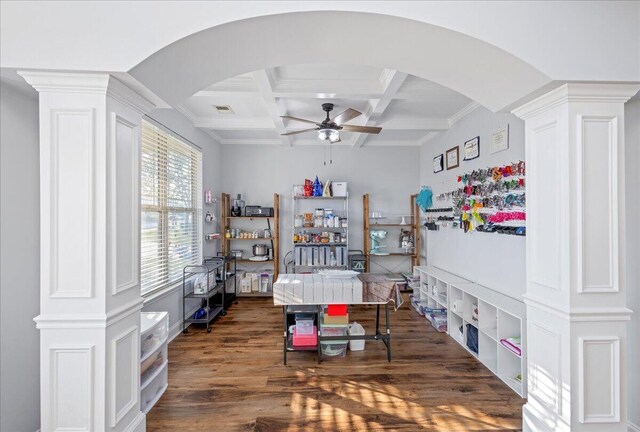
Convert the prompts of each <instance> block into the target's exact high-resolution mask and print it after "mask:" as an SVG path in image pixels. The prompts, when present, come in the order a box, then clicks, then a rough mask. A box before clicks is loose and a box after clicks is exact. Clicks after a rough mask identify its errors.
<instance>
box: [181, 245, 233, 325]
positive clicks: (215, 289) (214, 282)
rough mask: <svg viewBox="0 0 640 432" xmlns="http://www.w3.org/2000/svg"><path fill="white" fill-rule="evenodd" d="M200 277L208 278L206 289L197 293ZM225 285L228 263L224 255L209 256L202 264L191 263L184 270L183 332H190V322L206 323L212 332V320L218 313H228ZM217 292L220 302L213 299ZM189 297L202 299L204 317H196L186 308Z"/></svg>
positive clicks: (201, 305)
mask: <svg viewBox="0 0 640 432" xmlns="http://www.w3.org/2000/svg"><path fill="white" fill-rule="evenodd" d="M200 278H205V279H206V281H205V283H206V290H205V291H204V292H202V293H196V292H194V286H195V284H196V281H197V280H199V279H200ZM200 283H201V282H200ZM225 285H226V265H225V259H224V258H222V257H213V258H208V259H206V260H205V261H203V263H202V265H189V266H186V267H185V268H184V269H183V270H182V326H183V330H182V331H183V332H185V333H187V332H188V327H189V324H205V325H206V327H207V333H210V332H211V322H212V321H213V320H214V319H215V318H216V317H217V316H218V315H226V314H227V312H226V310H225ZM216 294H220V299H221V301H220V303H217V302H215V301H214V300H212V299H213V298H214V296H216ZM216 298H217V297H216ZM187 299H196V300H200V307H201V308H205V310H206V313H205V315H204V317H202V318H194V317H193V316H194V313H193V312H191V311H187V310H186V309H187Z"/></svg>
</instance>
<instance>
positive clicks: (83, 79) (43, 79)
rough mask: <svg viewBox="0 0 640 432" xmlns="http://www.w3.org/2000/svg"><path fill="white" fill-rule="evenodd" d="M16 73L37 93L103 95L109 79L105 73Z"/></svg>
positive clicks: (22, 71)
mask: <svg viewBox="0 0 640 432" xmlns="http://www.w3.org/2000/svg"><path fill="white" fill-rule="evenodd" d="M17 73H18V75H20V76H21V77H22V78H24V80H25V81H26V82H27V83H29V85H31V86H32V87H33V88H34V89H36V90H37V91H38V92H39V93H45V92H61V93H91V94H105V93H106V91H107V87H108V86H109V79H110V77H111V76H110V75H109V74H106V73H78V72H44V71H32V70H21V71H18V72H17Z"/></svg>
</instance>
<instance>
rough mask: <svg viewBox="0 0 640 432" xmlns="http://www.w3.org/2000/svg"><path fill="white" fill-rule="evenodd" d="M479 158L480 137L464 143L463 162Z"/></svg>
mask: <svg viewBox="0 0 640 432" xmlns="http://www.w3.org/2000/svg"><path fill="white" fill-rule="evenodd" d="M478 156H480V137H479V136H477V137H475V138H471V139H470V140H469V141H466V142H465V143H464V160H466V161H468V160H471V159H475V158H477V157H478Z"/></svg>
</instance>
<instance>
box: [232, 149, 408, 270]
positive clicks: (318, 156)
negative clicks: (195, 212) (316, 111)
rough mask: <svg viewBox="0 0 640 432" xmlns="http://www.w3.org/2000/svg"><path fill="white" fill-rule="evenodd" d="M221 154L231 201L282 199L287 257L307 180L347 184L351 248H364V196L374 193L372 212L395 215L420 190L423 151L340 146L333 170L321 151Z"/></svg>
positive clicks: (399, 265) (393, 263)
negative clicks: (298, 195) (296, 190)
mask: <svg viewBox="0 0 640 432" xmlns="http://www.w3.org/2000/svg"><path fill="white" fill-rule="evenodd" d="M222 154H223V160H224V163H223V168H222V172H223V181H222V184H223V186H224V190H225V192H228V193H231V194H232V196H235V194H237V193H242V195H243V198H244V200H245V201H246V203H247V204H255V205H264V206H272V202H273V194H274V193H279V194H280V197H281V203H280V215H281V221H280V232H281V248H280V255H281V257H282V258H284V256H285V254H286V253H287V252H288V251H290V250H291V235H292V231H291V230H292V220H291V216H292V208H291V201H292V200H291V193H292V187H293V185H294V184H302V183H303V182H304V179H305V178H309V179H312V180H313V179H314V178H315V176H316V175H318V178H319V179H320V180H322V181H323V182H324V181H326V180H327V179H330V180H333V181H346V182H348V189H349V218H350V221H349V226H350V230H349V249H361V250H362V248H363V238H362V237H363V228H362V195H363V194H365V193H369V197H370V208H371V209H372V210H379V211H382V212H383V213H387V214H391V213H406V212H409V211H410V202H409V200H410V195H411V194H414V193H416V192H417V191H418V178H419V167H418V155H419V149H418V147H397V148H392V147H367V148H364V149H352V148H351V147H347V146H342V147H340V146H335V149H334V150H333V165H329V164H328V165H327V166H326V167H325V166H324V165H323V154H324V150H323V147H322V146H312V147H307V146H305V147H292V148H285V147H281V146H259V145H246V146H243V145H238V146H223V151H222ZM327 161H328V152H327ZM327 163H328V162H327ZM397 234H399V232H398V233H397ZM389 242H390V243H395V242H396V233H395V232H394V231H391V230H389ZM247 243H250V242H247ZM248 246H250V245H247V247H248ZM281 261H282V260H281ZM376 262H379V263H381V264H383V265H384V266H385V267H386V268H388V269H393V270H408V269H409V267H410V263H409V259H408V258H403V259H402V258H401V259H396V258H395V257H389V258H377V259H376ZM280 264H281V265H280V269H281V271H284V267H283V266H282V262H281V263H280ZM371 271H376V272H385V269H384V268H381V267H379V266H376V265H373V266H372V267H371Z"/></svg>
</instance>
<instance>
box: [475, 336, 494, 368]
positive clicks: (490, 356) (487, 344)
mask: <svg viewBox="0 0 640 432" xmlns="http://www.w3.org/2000/svg"><path fill="white" fill-rule="evenodd" d="M497 344H498V343H497V342H496V341H495V340H494V339H492V338H490V337H489V336H487V334H486V333H483V332H480V333H479V340H478V345H479V348H480V352H479V354H478V358H479V359H480V361H481V362H482V363H483V364H484V365H485V366H486V367H487V368H489V370H490V371H491V372H493V373H494V374H497V373H498V346H497Z"/></svg>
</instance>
